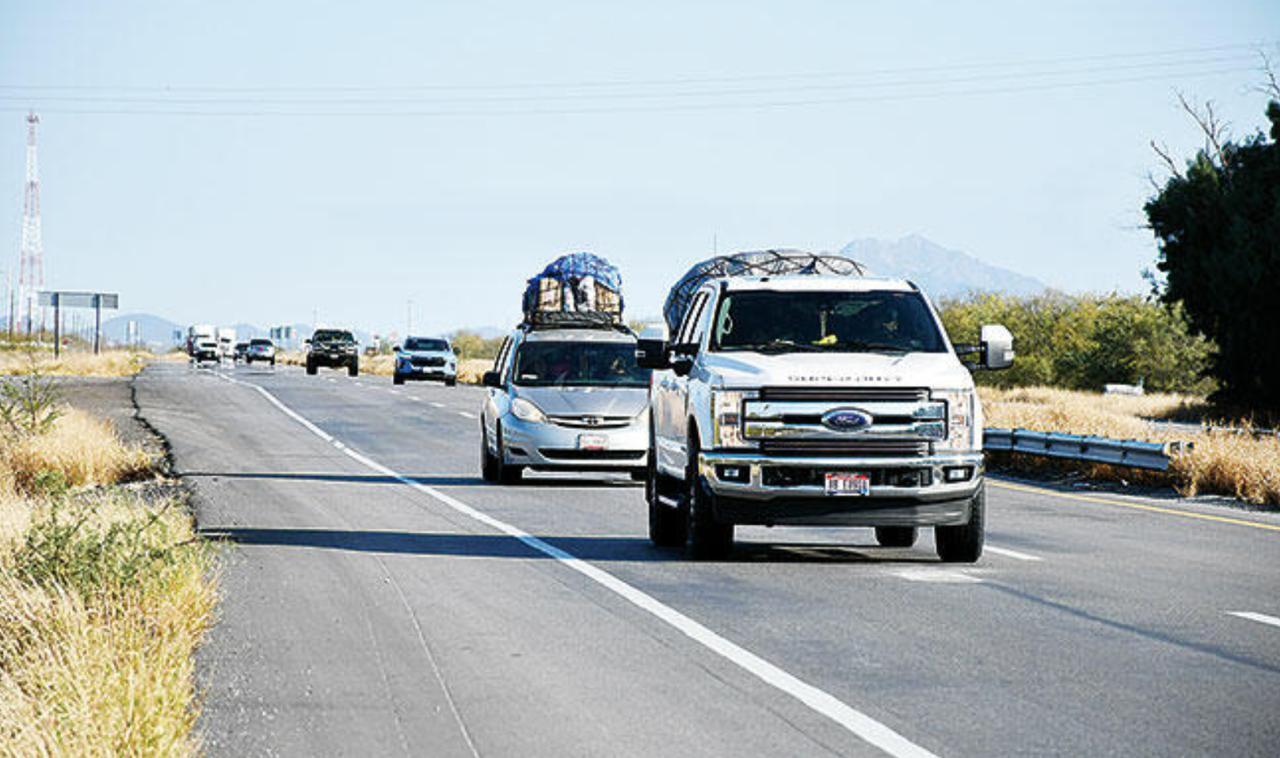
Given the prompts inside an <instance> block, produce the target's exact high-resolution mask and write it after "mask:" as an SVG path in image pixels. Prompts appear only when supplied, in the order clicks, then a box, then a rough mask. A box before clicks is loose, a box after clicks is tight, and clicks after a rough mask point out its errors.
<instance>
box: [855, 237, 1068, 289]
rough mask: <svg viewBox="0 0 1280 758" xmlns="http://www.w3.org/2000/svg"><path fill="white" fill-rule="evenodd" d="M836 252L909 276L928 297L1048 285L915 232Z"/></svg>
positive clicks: (857, 242) (867, 241)
mask: <svg viewBox="0 0 1280 758" xmlns="http://www.w3.org/2000/svg"><path fill="white" fill-rule="evenodd" d="M840 254H841V255H845V256H848V257H850V258H852V259H854V260H855V261H858V262H859V263H862V264H864V265H866V267H867V268H869V269H870V270H871V273H874V274H878V275H880V276H892V277H897V278H902V279H910V280H911V281H913V282H915V283H916V284H918V285H920V287H921V288H922V289H923V290H924V291H925V292H927V293H929V296H930V297H931V298H941V297H960V296H963V295H966V294H968V293H970V292H973V291H982V292H999V293H1003V294H1008V295H1033V294H1035V293H1037V292H1041V291H1043V290H1045V289H1047V288H1048V285H1046V284H1045V283H1044V282H1042V281H1040V280H1038V279H1035V278H1034V277H1030V276H1026V275H1024V274H1019V273H1017V272H1016V271H1010V270H1009V269H1006V268H1000V267H999V266H993V265H991V264H989V263H984V262H982V261H980V260H978V259H977V258H975V257H973V256H972V255H969V254H967V253H962V252H960V251H958V250H949V249H947V248H945V247H942V246H941V245H939V244H936V243H934V242H931V241H929V240H927V239H925V238H924V237H921V236H920V235H918V234H913V235H911V236H909V237H903V238H902V239H900V240H896V241H895V240H879V239H857V240H854V241H852V242H850V243H849V244H847V245H845V246H844V247H843V248H841V249H840Z"/></svg>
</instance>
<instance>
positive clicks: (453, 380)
mask: <svg viewBox="0 0 1280 758" xmlns="http://www.w3.org/2000/svg"><path fill="white" fill-rule="evenodd" d="M444 386H446V387H457V386H458V378H457V377H450V378H448V379H445V380H444Z"/></svg>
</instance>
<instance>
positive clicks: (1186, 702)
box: [136, 364, 1280, 756]
mask: <svg viewBox="0 0 1280 758" xmlns="http://www.w3.org/2000/svg"><path fill="white" fill-rule="evenodd" d="M136 387H137V393H136V396H137V401H138V403H139V406H140V409H141V414H142V416H143V417H144V418H145V419H147V420H148V421H149V422H150V423H151V424H153V425H154V426H155V427H156V428H157V429H158V430H159V431H160V432H161V433H162V434H164V435H165V436H166V437H167V438H168V440H169V441H170V443H171V445H172V449H173V456H174V462H175V465H176V468H177V470H178V473H180V474H181V475H182V476H184V477H186V478H187V479H189V480H190V481H191V482H192V483H193V484H194V487H195V491H196V507H197V520H198V522H199V526H200V528H201V530H202V531H204V532H205V533H207V534H210V535H215V536H221V537H224V538H225V539H227V540H228V541H229V542H230V543H231V544H232V546H230V547H228V549H227V551H226V559H225V567H224V571H223V576H222V587H223V594H224V599H223V602H222V606H221V618H220V620H219V622H218V624H217V625H216V626H215V628H214V629H213V631H212V633H211V635H210V640H209V643H208V644H207V645H206V647H205V648H204V649H203V650H202V652H201V658H200V660H199V672H200V679H201V685H202V686H203V687H204V688H205V702H204V713H203V716H202V721H201V728H202V729H203V731H204V734H205V742H206V745H207V747H208V749H209V751H210V752H211V753H212V754H215V755H242V754H283V755H304V754H307V755H309V754H326V755H339V754H358V755H370V754H399V753H406V754H410V753H411V754H415V755H441V756H450V755H463V756H466V755H484V756H491V755H492V756H527V755H548V756H550V755H556V756H561V755H671V754H679V755H690V756H696V755H787V756H794V755H825V754H834V755H876V754H884V753H889V754H893V755H912V754H917V755H921V754H928V753H934V754H937V755H944V756H952V755H957V756H959V755H991V754H995V755H1017V754H1036V755H1045V754H1058V755H1072V756H1077V755H1125V756H1134V755H1188V754H1215V755H1233V756H1237V755H1275V754H1276V752H1277V746H1280V716H1278V715H1277V714H1278V713H1280V518H1276V517H1274V516H1272V515H1269V514H1259V513H1248V512H1243V511H1237V510H1233V509H1228V508H1222V507H1216V506H1211V505H1201V504H1196V503H1190V502H1185V501H1178V500H1146V499H1137V498H1128V497H1124V496H1121V495H1098V494H1080V493H1074V492H1055V491H1050V490H1046V489H1043V488H1040V487H1033V486H1028V485H1025V484H1018V483H1015V482H1008V481H993V482H992V483H991V486H990V488H989V491H988V507H989V515H988V519H989V521H988V544H989V548H988V552H987V554H986V555H985V557H984V558H983V559H982V561H981V562H979V563H978V564H977V565H975V566H972V567H959V568H958V567H955V566H950V565H942V564H939V563H938V562H937V560H936V558H935V555H934V550H933V544H932V537H931V535H929V534H928V533H927V532H926V533H924V534H923V535H922V539H921V540H920V542H919V543H918V544H917V545H916V547H914V548H912V549H909V550H889V549H882V548H879V547H876V546H874V539H873V537H872V534H871V532H870V530H859V529H839V530H830V529H822V530H818V529H790V530H786V529H774V530H769V529H764V528H759V529H756V528H751V529H739V549H738V550H737V551H736V553H735V555H734V557H733V558H732V559H731V560H729V561H725V562H717V563H693V562H690V561H687V560H685V559H684V557H683V556H682V554H681V553H679V552H677V551H667V550H659V549H656V548H654V547H652V546H651V545H650V544H649V542H648V540H647V538H646V536H645V535H646V532H645V529H646V516H645V505H644V500H643V497H642V492H641V490H640V489H639V487H638V486H636V485H633V484H632V483H630V482H629V481H627V480H625V479H624V478H609V479H607V480H601V479H591V478H582V477H567V478H566V477H558V478H557V477H537V478H535V479H534V480H533V481H531V482H530V483H528V484H526V485H523V486H518V487H500V486H495V485H489V484H486V483H484V482H483V481H481V480H480V479H479V476H478V449H479V421H478V420H477V418H476V413H477V411H478V407H479V404H480V400H481V397H482V392H483V390H481V389H478V388H472V387H457V388H453V389H449V388H444V387H442V386H439V385H434V384H410V385H406V386H404V387H393V386H392V385H391V382H390V379H388V378H380V377H360V378H358V379H350V378H348V377H347V376H345V374H340V373H338V372H323V371H322V372H321V374H320V376H318V377H307V376H305V375H304V374H303V373H302V372H301V371H298V370H295V369H291V368H280V369H277V370H274V371H272V370H270V369H267V368H265V367H263V368H257V367H255V368H252V369H246V368H237V369H227V370H192V369H189V368H187V367H185V366H182V365H174V364H156V365H153V366H151V367H149V368H148V369H147V370H146V371H145V372H144V373H143V374H142V375H141V376H140V377H139V378H138V379H137V380H136ZM535 477H536V475H535Z"/></svg>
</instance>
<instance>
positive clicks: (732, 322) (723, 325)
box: [712, 291, 946, 353]
mask: <svg viewBox="0 0 1280 758" xmlns="http://www.w3.org/2000/svg"><path fill="white" fill-rule="evenodd" d="M712 349H714V350H724V351H746V350H750V351H756V352H764V353H795V352H837V353H859V352H912V353H940V352H944V351H945V350H946V343H945V341H944V340H943V338H942V335H941V334H940V333H939V331H938V327H937V324H936V323H935V322H934V320H933V314H932V313H931V312H930V311H929V306H928V305H927V304H926V303H925V301H924V298H923V297H921V296H920V294H919V293H918V292H767V291H760V292H734V293H730V294H729V295H727V296H726V297H725V298H724V299H723V300H722V301H721V303H720V311H719V313H717V314H716V320H715V333H714V334H713V335H712Z"/></svg>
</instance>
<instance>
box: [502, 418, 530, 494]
mask: <svg viewBox="0 0 1280 758" xmlns="http://www.w3.org/2000/svg"><path fill="white" fill-rule="evenodd" d="M497 441H498V445H497V450H498V456H497V457H498V481H499V482H501V483H502V484H519V483H520V481H521V479H522V477H523V474H524V466H520V465H517V464H514V463H507V454H506V451H505V450H503V449H502V427H501V426H499V427H498V436H497Z"/></svg>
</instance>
